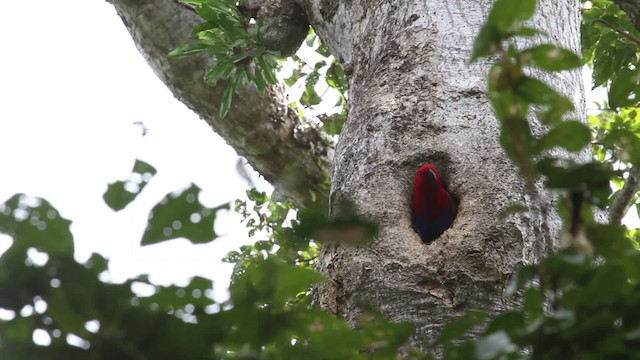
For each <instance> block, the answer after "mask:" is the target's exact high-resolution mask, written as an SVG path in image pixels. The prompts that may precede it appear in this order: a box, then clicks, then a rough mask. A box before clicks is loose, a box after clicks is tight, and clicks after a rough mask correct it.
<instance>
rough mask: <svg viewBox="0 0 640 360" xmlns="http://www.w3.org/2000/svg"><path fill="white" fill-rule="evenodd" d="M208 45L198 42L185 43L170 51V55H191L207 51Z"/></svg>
mask: <svg viewBox="0 0 640 360" xmlns="http://www.w3.org/2000/svg"><path fill="white" fill-rule="evenodd" d="M207 49H208V46H207V45H206V44H202V43H196V44H183V45H180V46H178V47H177V48H175V49H173V50H171V52H169V57H172V58H180V57H185V56H191V55H195V54H199V53H201V52H204V51H207Z"/></svg>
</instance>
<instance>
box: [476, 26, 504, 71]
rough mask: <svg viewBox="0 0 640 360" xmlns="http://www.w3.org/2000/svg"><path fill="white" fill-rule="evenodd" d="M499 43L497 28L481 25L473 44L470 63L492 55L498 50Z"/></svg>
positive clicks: (500, 39) (499, 37) (500, 37)
mask: <svg viewBox="0 0 640 360" xmlns="http://www.w3.org/2000/svg"><path fill="white" fill-rule="evenodd" d="M501 41H502V36H501V35H500V31H499V30H498V28H497V27H495V26H493V25H489V24H485V25H483V26H482V28H481V29H480V33H479V34H478V36H476V39H475V40H474V42H473V51H472V53H471V62H474V61H476V60H477V59H480V58H483V57H487V56H490V55H492V54H494V53H495V52H496V51H498V50H499V49H500V42H501Z"/></svg>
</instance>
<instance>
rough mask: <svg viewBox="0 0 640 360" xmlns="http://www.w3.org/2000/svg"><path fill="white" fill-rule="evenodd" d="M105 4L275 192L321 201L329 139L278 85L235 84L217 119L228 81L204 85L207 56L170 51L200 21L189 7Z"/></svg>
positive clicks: (133, 1) (155, 2) (147, 1)
mask: <svg viewBox="0 0 640 360" xmlns="http://www.w3.org/2000/svg"><path fill="white" fill-rule="evenodd" d="M108 2H109V3H111V4H113V6H114V7H115V8H116V10H117V12H118V14H119V15H120V17H121V18H122V20H123V22H124V24H125V25H126V27H127V29H128V30H129V32H130V33H131V36H132V38H133V40H134V42H135V43H136V46H137V47H138V49H139V50H140V52H141V53H142V55H143V56H144V57H145V59H146V60H147V62H148V63H149V65H150V66H151V67H152V68H153V70H154V71H155V72H156V74H157V75H158V76H159V77H160V79H161V80H162V81H163V82H164V83H165V84H166V85H167V87H168V88H169V89H170V90H171V91H172V92H173V94H174V96H175V97H176V98H178V100H180V101H182V102H183V103H184V104H186V105H187V106H188V107H189V108H190V109H191V110H193V111H194V112H195V113H197V114H198V115H199V116H200V117H201V118H202V119H204V120H205V121H207V123H208V124H209V125H211V127H212V128H213V130H214V131H215V132H216V133H218V134H219V135H220V136H222V138H223V139H225V141H226V142H227V143H228V144H229V145H231V146H232V147H233V148H234V149H235V150H236V152H238V154H240V155H242V156H244V157H245V158H246V159H247V160H248V161H249V163H250V164H251V165H252V166H253V167H254V169H256V170H257V171H258V172H259V173H260V174H261V175H262V176H264V177H265V179H267V180H268V181H269V182H270V183H271V184H272V185H274V187H275V188H276V190H278V191H279V192H280V193H282V194H283V195H285V196H287V197H288V198H290V199H293V200H294V201H295V202H296V203H297V204H298V205H304V204H310V203H311V199H312V197H313V196H315V197H316V198H317V202H318V204H319V205H320V206H326V203H327V198H328V186H327V174H328V173H329V171H330V166H331V161H332V159H331V156H332V150H331V144H329V142H328V141H327V140H326V138H324V137H323V136H322V134H321V133H320V132H319V130H318V128H317V127H316V126H315V125H314V124H313V123H312V122H311V121H310V120H309V119H303V118H299V117H298V114H297V111H295V110H294V109H292V108H291V107H290V106H289V105H288V100H287V98H286V94H285V92H284V90H283V88H282V87H281V86H273V87H270V88H269V89H268V90H267V93H266V94H265V96H260V95H259V94H258V91H257V89H256V88H255V87H247V88H243V89H239V90H238V91H237V92H236V94H235V96H234V101H233V104H232V107H231V109H230V111H229V114H228V115H227V116H226V117H225V118H224V119H220V118H219V117H218V109H219V105H220V99H221V97H222V93H223V92H224V89H225V85H226V84H225V83H224V82H221V83H220V84H219V85H218V86H216V87H214V88H213V87H211V86H209V85H207V84H205V83H204V81H203V80H202V78H203V74H204V70H205V69H206V65H207V61H208V60H207V58H206V57H204V56H201V57H191V58H187V59H169V58H168V57H167V54H168V53H169V52H170V51H171V50H173V49H174V48H176V47H177V46H178V45H181V44H184V43H187V42H189V41H191V37H190V34H191V30H192V29H193V26H194V25H195V24H197V23H199V22H200V20H199V17H198V16H197V15H196V14H195V13H194V12H193V10H192V9H190V8H189V7H186V6H184V5H180V4H179V3H178V2H177V1H176V0H108ZM302 34H303V36H304V34H305V32H304V31H303V32H302ZM303 38H304V37H303ZM312 192H313V193H314V194H313V195H312Z"/></svg>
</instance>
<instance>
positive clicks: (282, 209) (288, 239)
mask: <svg viewBox="0 0 640 360" xmlns="http://www.w3.org/2000/svg"><path fill="white" fill-rule="evenodd" d="M247 197H248V200H247V201H243V200H236V203H235V210H236V212H238V213H239V214H240V215H241V216H242V217H243V222H244V223H245V225H246V226H247V229H248V235H249V237H252V238H255V237H259V240H257V241H255V242H254V243H253V244H251V245H245V246H241V247H240V251H232V252H230V253H229V254H228V255H227V256H226V257H225V259H224V261H226V262H230V263H234V264H235V271H234V274H235V275H237V274H240V273H242V272H243V271H244V270H245V269H246V268H247V267H249V266H251V264H255V263H257V262H259V261H262V260H264V259H266V258H269V257H276V258H278V259H280V260H282V261H284V262H285V263H287V264H291V265H296V266H300V267H305V268H309V269H312V268H313V266H314V265H315V263H316V259H317V256H318V246H317V244H316V243H315V242H314V241H313V240H312V239H311V238H310V237H306V236H303V235H301V234H300V233H299V232H297V231H296V230H294V228H293V227H294V226H297V225H298V223H299V220H298V218H297V211H296V208H295V207H294V205H293V204H292V203H291V202H289V201H275V200H273V199H272V198H270V197H269V196H267V195H266V194H265V193H264V192H259V191H257V190H255V189H252V190H249V191H247Z"/></svg>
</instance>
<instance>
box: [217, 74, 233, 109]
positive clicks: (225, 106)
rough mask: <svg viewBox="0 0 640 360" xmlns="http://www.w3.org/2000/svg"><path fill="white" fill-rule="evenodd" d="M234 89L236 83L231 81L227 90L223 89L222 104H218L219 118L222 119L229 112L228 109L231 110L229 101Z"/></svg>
mask: <svg viewBox="0 0 640 360" xmlns="http://www.w3.org/2000/svg"><path fill="white" fill-rule="evenodd" d="M234 80H235V79H234ZM235 89H236V81H231V83H230V84H229V85H228V86H227V88H226V89H224V93H223V94H222V102H221V103H220V111H219V112H218V115H219V116H220V118H224V117H225V116H226V115H227V113H228V112H229V109H230V108H231V100H232V98H233V91H234V90H235Z"/></svg>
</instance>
